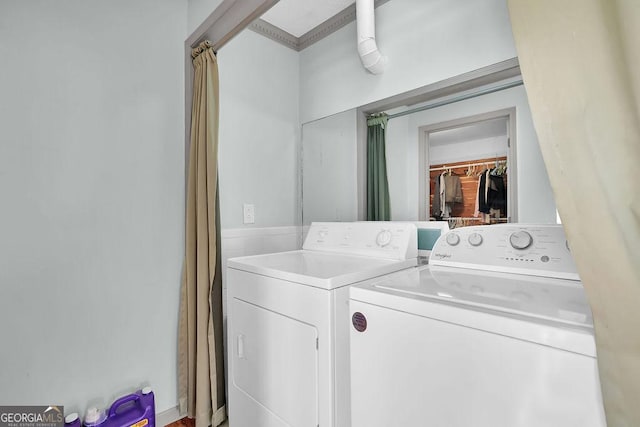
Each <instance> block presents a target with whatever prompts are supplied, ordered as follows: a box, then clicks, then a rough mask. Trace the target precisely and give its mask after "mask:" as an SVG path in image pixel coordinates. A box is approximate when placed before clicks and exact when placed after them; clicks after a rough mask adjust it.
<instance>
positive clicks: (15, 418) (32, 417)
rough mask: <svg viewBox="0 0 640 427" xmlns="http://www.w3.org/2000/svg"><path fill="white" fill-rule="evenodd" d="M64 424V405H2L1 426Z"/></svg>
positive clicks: (58, 426) (57, 426) (55, 426)
mask: <svg viewBox="0 0 640 427" xmlns="http://www.w3.org/2000/svg"><path fill="white" fill-rule="evenodd" d="M63 426H64V407H63V406H59V405H55V406H53V405H51V406H0V427H63Z"/></svg>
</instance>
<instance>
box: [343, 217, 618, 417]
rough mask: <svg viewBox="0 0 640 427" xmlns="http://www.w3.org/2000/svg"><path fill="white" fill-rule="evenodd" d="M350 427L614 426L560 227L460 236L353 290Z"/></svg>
mask: <svg viewBox="0 0 640 427" xmlns="http://www.w3.org/2000/svg"><path fill="white" fill-rule="evenodd" d="M350 312H351V316H352V319H351V320H352V327H351V337H350V339H351V390H352V394H351V404H352V427H383V426H384V427H388V426H402V427H418V426H428V427H469V426H473V427H543V426H544V427H605V426H606V422H605V418H604V410H603V405H602V399H601V395H600V386H599V380H598V369H597V364H596V349H595V343H594V338H593V324H592V316H591V311H590V308H589V305H588V302H587V300H586V297H585V294H584V290H583V288H582V284H581V282H580V281H579V278H578V275H577V273H576V269H575V265H574V263H573V260H572V258H571V254H570V252H569V249H568V245H567V244H566V240H565V236H564V232H563V230H562V227H561V226H549V225H541V226H533V225H532V226H529V225H526V226H525V225H519V224H505V225H492V226H479V227H466V228H462V229H456V230H453V231H450V232H449V233H447V234H445V235H444V236H443V237H442V238H440V239H439V240H438V242H437V243H436V245H435V247H434V248H433V251H432V253H431V256H430V261H429V268H425V269H421V270H420V269H413V270H407V271H403V272H399V273H395V274H393V275H389V276H385V277H383V278H380V279H374V280H370V281H368V282H367V283H364V284H360V285H358V286H354V287H351V288H350Z"/></svg>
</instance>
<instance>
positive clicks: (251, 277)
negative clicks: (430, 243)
mask: <svg viewBox="0 0 640 427" xmlns="http://www.w3.org/2000/svg"><path fill="white" fill-rule="evenodd" d="M416 241H417V231H416V228H415V225H413V224H409V223H393V222H358V223H313V224H312V225H311V226H310V229H309V231H308V234H307V237H306V239H305V242H304V245H303V248H302V250H298V251H292V252H282V253H275V254H267V255H258V256H250V257H242V258H233V259H229V260H228V264H227V266H228V270H227V305H226V307H227V331H228V333H227V339H228V341H227V344H228V345H227V352H228V359H227V360H228V363H229V367H228V377H229V378H228V379H229V381H228V390H229V396H228V404H229V422H230V425H232V426H233V427H285V426H294V427H317V426H327V427H330V426H336V427H348V426H350V425H351V423H350V404H349V397H350V392H349V380H350V376H349V324H350V323H349V307H348V302H349V294H348V289H349V286H350V285H352V284H354V283H358V282H362V281H364V280H367V279H371V278H374V277H380V276H383V275H386V274H389V273H392V272H396V271H398V270H402V269H408V268H412V267H414V266H415V265H416V257H417V243H416Z"/></svg>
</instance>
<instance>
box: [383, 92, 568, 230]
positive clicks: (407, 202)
mask: <svg viewBox="0 0 640 427" xmlns="http://www.w3.org/2000/svg"><path fill="white" fill-rule="evenodd" d="M512 107H515V108H516V137H517V160H518V162H517V185H518V214H519V217H518V221H519V222H534V223H552V224H553V223H555V222H556V206H555V201H554V199H553V191H552V189H551V185H550V184H549V178H548V176H547V170H546V168H545V165H544V162H543V160H542V155H541V153H540V147H539V145H538V139H537V135H536V132H535V129H534V127H533V122H532V119H531V112H530V110H529V103H528V101H527V94H526V92H525V89H524V87H523V86H518V87H515V88H512V89H507V90H503V91H500V92H496V93H493V94H490V95H484V96H481V97H478V98H473V99H469V100H466V101H462V102H456V103H454V104H449V105H446V106H444V107H439V108H434V109H432V110H427V111H422V112H418V113H414V114H410V115H407V116H403V117H400V118H396V119H392V120H390V121H389V125H388V130H387V170H388V175H389V193H390V197H391V214H392V218H393V219H394V220H409V219H415V218H416V217H417V212H418V174H419V170H418V140H419V132H418V128H419V127H421V126H427V125H432V124H436V123H441V122H446V121H450V120H454V119H459V118H463V117H469V116H473V115H477V114H482V113H486V112H489V111H497V110H502V109H506V108H512Z"/></svg>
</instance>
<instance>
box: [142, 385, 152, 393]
mask: <svg viewBox="0 0 640 427" xmlns="http://www.w3.org/2000/svg"><path fill="white" fill-rule="evenodd" d="M151 391H152V390H151V387H145V388H143V389H142V394H149V393H151Z"/></svg>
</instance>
